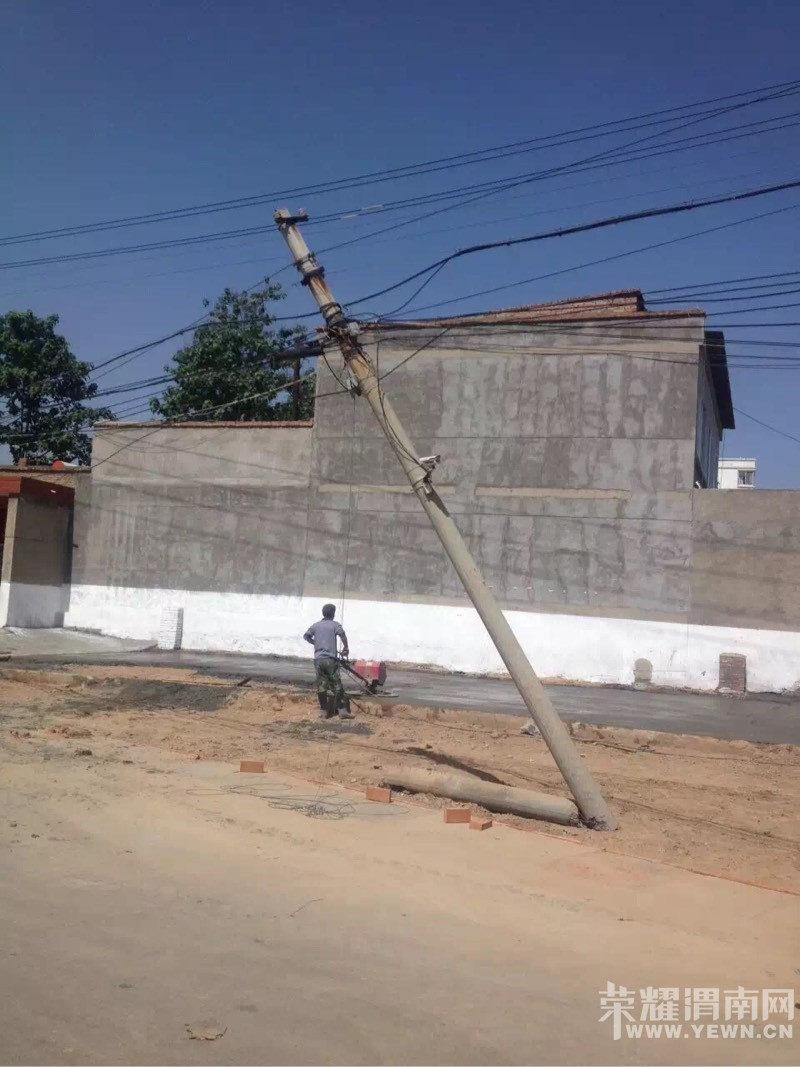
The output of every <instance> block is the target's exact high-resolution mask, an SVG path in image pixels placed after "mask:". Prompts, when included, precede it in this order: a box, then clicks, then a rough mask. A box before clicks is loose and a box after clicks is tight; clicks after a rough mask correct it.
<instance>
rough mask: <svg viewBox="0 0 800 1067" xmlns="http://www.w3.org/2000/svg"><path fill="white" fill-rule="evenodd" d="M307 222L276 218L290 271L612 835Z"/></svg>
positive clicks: (568, 771) (579, 793)
mask: <svg viewBox="0 0 800 1067" xmlns="http://www.w3.org/2000/svg"><path fill="white" fill-rule="evenodd" d="M305 218H306V216H305V215H300V216H297V217H295V216H292V215H291V214H290V213H289V212H288V211H285V210H282V211H276V212H275V221H276V223H277V225H278V229H279V230H280V232H281V234H282V235H283V237H284V239H285V240H286V243H287V245H288V246H289V250H290V252H291V253H292V257H293V259H294V263H295V266H296V267H297V269H298V270H299V271H300V274H301V275H302V278H303V284H304V285H307V286H308V288H309V289H310V290H311V292H312V294H313V296H314V299H315V300H316V301H317V304H318V305H319V308H320V311H321V312H322V314H323V317H324V318H325V322H326V323H327V325H328V328H329V331H330V333H331V335H332V336H333V337H334V338H335V339H336V341H337V342H338V344H339V347H340V349H341V351H342V356H343V357H344V360H345V363H346V364H347V366H348V368H349V369H350V371H351V373H352V374H353V375H354V377H355V379H356V380H357V382H358V384H359V387H360V391H361V395H363V396H364V397H365V398H366V400H367V403H368V404H369V405H370V407H371V408H372V411H373V414H374V415H375V418H376V419H377V421H378V423H379V424H380V426H381V429H382V430H383V432H384V433H385V435H386V438H387V440H388V441H389V444H390V445H391V447H392V450H393V451H394V453H395V455H396V456H397V458H398V460H399V462H400V464H401V466H402V468H403V470H404V471H405V474H406V477H407V478H408V481H409V483H410V484H411V488H412V489H413V491H414V493H415V494H416V496H417V499H418V500H419V502H420V504H421V505H422V507H423V509H424V510H425V513H426V514H427V516H428V518H429V520H430V522H431V525H432V526H433V528H434V530H435V531H436V533H437V535H438V537H439V540H440V541H441V542H442V546H443V547H444V550H445V552H446V553H447V555H448V556H449V558H450V561H451V562H452V564H453V566H454V567H455V569H456V572H457V574H458V576H459V578H460V579H461V581H462V583H463V585H464V588H465V590H466V592H467V594H468V595H469V598H470V600H471V601H472V603H473V604H474V605H475V609H476V611H477V612H478V614H479V615H480V617H481V620H482V621H483V624H484V626H485V627H486V629H487V631H488V632H489V636H490V637H491V638H492V641H493V642H494V644H495V647H496V648H497V651H498V652H499V653H500V656H501V657H502V660H503V662H504V663H505V665H506V667H507V668H508V672H509V674H510V675H511V677H512V678H513V680H514V683H515V684H516V686H517V689H518V690H519V693H520V696H521V697H522V699H523V700H524V702H525V706H526V707H527V709H528V711H529V712H530V714H531V717H532V718H533V720H534V722H535V723H536V725H537V726H538V727H539V730H540V731H541V734H542V737H543V738H544V740H545V742H546V743H547V747H548V748H549V749H550V752H551V753H552V755H553V759H554V760H555V761H556V764H557V765H558V768H559V770H560V771H561V773H562V775H563V776H564V780H565V781H566V783H567V785H568V786H569V788H570V790H571V792H572V795H573V797H574V798H575V802H576V804H577V805H578V809H579V810H580V813H581V817H582V819H583V821H584V822H585V823H586V825H587V826H590V827H592V828H593V829H596V830H614V829H616V827H617V825H618V823H617V820H616V818H615V816H614V815H613V814H612V813H611V811H610V810H609V809H608V807H607V805H606V802H605V800H604V799H603V796H602V794H601V793H600V790H599V789H598V787H597V785H596V783H595V781H594V780H593V778H592V777H591V775H590V774H589V772H588V771H587V770H586V768H585V767H584V766H583V764H582V763H581V760H580V756H579V755H578V752H577V750H576V749H575V746H574V745H573V743H572V739H571V738H570V736H569V733H568V732H567V729H566V727H565V726H564V724H563V722H562V721H561V719H560V718H559V717H558V715H557V713H556V711H555V708H554V707H553V705H552V704H551V702H550V698H549V697H548V696H547V693H546V692H545V690H544V687H543V686H542V684H541V682H540V681H539V679H538V678H537V676H536V673H535V671H534V669H533V667H532V666H531V664H530V663H529V662H528V659H527V657H526V656H525V653H524V651H523V649H522V646H521V645H520V643H519V641H518V640H517V638H516V635H515V634H514V631H513V630H512V629H511V627H510V626H509V624H508V621H507V619H506V617H505V615H504V614H503V612H502V610H501V608H500V605H499V604H498V603H497V600H496V599H495V597H494V594H493V593H492V592H491V590H490V589H489V587H488V586H487V585H486V582H485V581H484V579H483V575H482V574H481V572H480V570H479V569H478V566H477V564H476V563H475V561H474V560H473V558H472V556H471V554H470V552H469V549H468V548H467V545H466V543H465V542H464V539H463V537H462V536H461V534H460V532H459V530H458V527H457V526H456V524H455V522H454V521H453V518H452V516H451V515H450V513H449V512H448V511H447V508H446V507H445V505H444V503H443V501H442V499H441V498H440V497H439V495H438V494H437V492H436V490H435V489H434V488H433V486H432V484H431V480H430V478H431V472H432V470H433V467H434V466H435V459H434V458H432V459H430V460H424V461H421V460H420V459H419V458H418V454H417V451H416V449H415V448H414V445H413V444H412V442H411V440H410V438H409V437H408V435H407V434H406V432H405V430H404V428H403V426H402V424H401V423H400V420H399V419H398V418H397V415H396V414H395V412H394V409H393V408H392V406H391V404H390V402H389V400H388V398H387V397H386V395H385V393H384V392H383V390H382V389H381V387H380V383H379V381H378V377H377V374H376V372H375V368H374V367H373V366H372V362H371V360H370V359H369V357H368V356H367V355H366V353H365V352H364V350H363V349H362V348H361V346H360V344H359V343H358V340H357V328H356V330H355V332H354V330H353V325H354V324H351V323H348V322H347V320H346V319H345V317H344V313H343V311H342V308H341V306H340V305H339V304H337V303H336V301H335V300H334V299H333V295H332V293H331V291H330V289H329V288H328V285H327V283H326V282H325V272H324V269H323V268H322V267H320V266H319V264H318V263H317V262H316V260H315V258H314V256H313V254H312V253H311V252H310V251H309V249H308V246H307V245H306V243H305V240H304V239H303V237H302V236H301V234H300V232H299V230H298V229H297V225H296V224H297V222H302V221H304V220H305Z"/></svg>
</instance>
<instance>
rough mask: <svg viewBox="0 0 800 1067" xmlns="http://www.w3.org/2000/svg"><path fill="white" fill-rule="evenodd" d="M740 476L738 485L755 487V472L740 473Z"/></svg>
mask: <svg viewBox="0 0 800 1067" xmlns="http://www.w3.org/2000/svg"><path fill="white" fill-rule="evenodd" d="M738 475H739V478H738V480H737V483H736V484H737V485H749V486H752V485H753V480H754V476H755V471H739V472H738Z"/></svg>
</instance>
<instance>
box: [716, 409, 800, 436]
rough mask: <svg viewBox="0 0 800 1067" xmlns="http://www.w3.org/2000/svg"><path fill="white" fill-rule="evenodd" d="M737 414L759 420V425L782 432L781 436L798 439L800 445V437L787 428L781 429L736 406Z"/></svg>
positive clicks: (754, 420) (774, 431) (753, 420)
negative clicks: (788, 431)
mask: <svg viewBox="0 0 800 1067" xmlns="http://www.w3.org/2000/svg"><path fill="white" fill-rule="evenodd" d="M733 410H734V411H735V412H736V414H737V415H744V417H745V418H746V419H750V421H751V422H757V423H758V425H759V426H763V427H764V429H766V430H772V432H773V433H777V434H780V436H781V437H788V439H789V440H790V441H796V442H797V443H798V444H799V445H800V437H795V435H794V434H792V433H787V432H786V430H779V429H778V427H777V426H772V425H770V423H768V422H763V421H762V420H761V419H757V418H756V417H755V415H750V414H749V413H748V412H746V411H742V409H741V408H737V407H735V408H734V409H733Z"/></svg>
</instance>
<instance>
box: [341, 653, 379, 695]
mask: <svg viewBox="0 0 800 1067" xmlns="http://www.w3.org/2000/svg"><path fill="white" fill-rule="evenodd" d="M340 663H341V665H342V667H343V668H344V670H346V671H347V673H348V674H352V675H353V677H354V678H358V680H359V681H360V682H361V684H362V685H363V686H364V689H365V690H366V692H367V693H377V692H378V690H379V689H382V688H383V687H384V685H385V684H386V664H385V663H384V662H383V661H382V660H367V659H357V660H356V661H355V663H351V662H350V661H349V660H346V659H344V658H342V659H341V660H340Z"/></svg>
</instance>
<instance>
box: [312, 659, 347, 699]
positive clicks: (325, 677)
mask: <svg viewBox="0 0 800 1067" xmlns="http://www.w3.org/2000/svg"><path fill="white" fill-rule="evenodd" d="M314 667H315V668H316V672H317V690H318V692H320V693H335V694H336V696H337V697H338V698H339V700H342V699H343V698H344V686H343V685H342V678H341V675H340V674H339V664H338V662H337V660H335V659H331V658H330V657H329V656H321V657H320V658H319V659H317V660H314ZM338 702H339V701H337V703H338Z"/></svg>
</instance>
